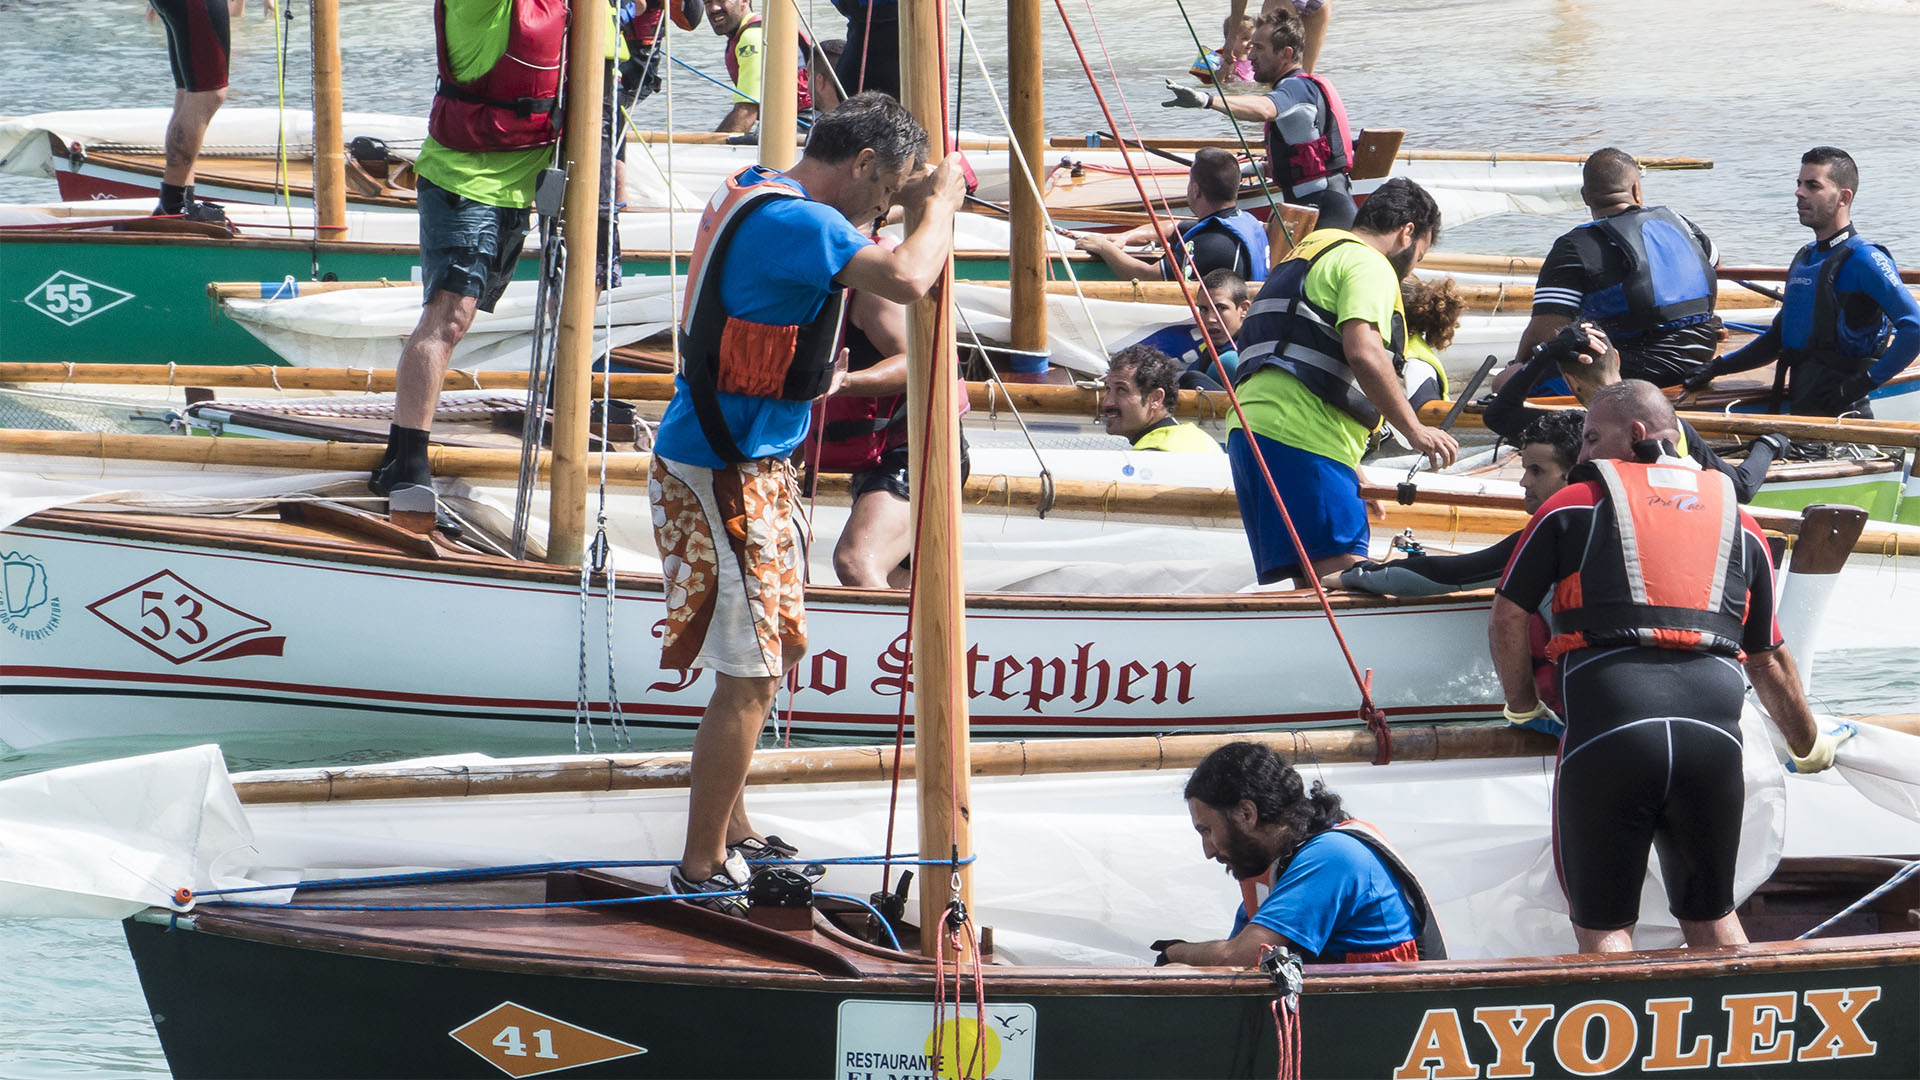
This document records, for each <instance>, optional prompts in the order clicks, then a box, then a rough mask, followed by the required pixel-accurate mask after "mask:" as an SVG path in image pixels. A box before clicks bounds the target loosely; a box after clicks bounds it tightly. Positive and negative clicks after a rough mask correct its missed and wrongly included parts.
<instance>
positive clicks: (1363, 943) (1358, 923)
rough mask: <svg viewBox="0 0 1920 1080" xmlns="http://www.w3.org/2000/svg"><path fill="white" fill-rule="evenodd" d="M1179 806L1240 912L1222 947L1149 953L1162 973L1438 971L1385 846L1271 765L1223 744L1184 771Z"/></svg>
mask: <svg viewBox="0 0 1920 1080" xmlns="http://www.w3.org/2000/svg"><path fill="white" fill-rule="evenodd" d="M1186 797H1187V810H1188V812H1189V813H1190V814H1191V815H1192V816H1193V827H1194V830H1195V831H1197V832H1198V833H1199V834H1200V849H1201V850H1202V851H1204V852H1205V853H1206V856H1207V858H1209V859H1212V860H1214V861H1215V862H1218V863H1222V864H1224V865H1225V866H1226V868H1227V873H1229V874H1231V875H1233V877H1234V878H1235V880H1237V881H1239V882H1240V884H1241V889H1242V891H1243V893H1244V894H1245V895H1244V903H1243V905H1242V907H1241V909H1240V910H1238V911H1236V912H1235V913H1234V920H1233V933H1232V934H1230V935H1229V936H1228V937H1226V938H1225V939H1223V940H1220V941H1156V942H1154V943H1153V946H1152V947H1153V950H1154V951H1155V952H1157V953H1159V954H1160V957H1159V961H1158V962H1159V963H1161V964H1194V965H1201V966H1226V967H1250V966H1252V965H1254V964H1257V963H1259V962H1260V957H1261V954H1262V953H1263V952H1265V951H1266V950H1267V949H1269V948H1277V949H1287V950H1289V951H1291V952H1294V953H1296V954H1299V955H1301V956H1302V957H1303V958H1304V959H1305V960H1306V961H1307V962H1308V963H1327V964H1339V963H1346V964H1370V963H1381V962H1385V961H1393V960H1440V959H1445V957H1446V946H1445V944H1444V943H1443V942H1442V941H1441V938H1440V929H1439V926H1438V924H1437V923H1435V921H1434V918H1433V908H1432V905H1431V904H1429V903H1428V901H1427V896H1426V893H1425V892H1424V891H1423V890H1422V889H1421V888H1420V883H1419V881H1417V880H1416V879H1415V878H1414V876H1413V872H1412V871H1411V870H1409V869H1408V868H1407V865H1406V862H1405V860H1403V859H1402V858H1401V857H1400V854H1399V853H1398V852H1397V851H1395V850H1394V848H1393V845H1392V844H1390V843H1388V842H1387V840H1386V837H1384V836H1382V835H1381V834H1380V832H1379V830H1377V829H1375V828H1373V827H1372V826H1371V825H1367V824H1366V823H1364V822H1360V821H1355V820H1353V819H1352V818H1350V817H1348V816H1347V813H1346V811H1345V809H1343V808H1342V807H1341V805H1340V796H1338V795H1335V794H1334V793H1333V792H1331V791H1328V790H1327V788H1326V785H1325V784H1324V783H1322V782H1320V781H1318V780H1316V781H1314V783H1313V787H1312V789H1311V790H1309V789H1308V788H1307V785H1306V782H1305V781H1303V780H1301V778H1300V774H1299V773H1297V772H1295V771H1294V770H1293V767H1292V766H1291V765H1288V764H1287V762H1286V761H1285V759H1283V758H1281V756H1280V755H1279V754H1276V753H1274V752H1273V751H1272V750H1271V749H1269V748H1267V747H1265V746H1262V745H1260V744H1259V743H1252V742H1236V743H1228V744H1227V745H1226V746H1223V747H1221V748H1219V749H1218V750H1215V751H1214V752H1213V753H1211V754H1208V755H1207V756H1206V758H1205V759H1204V760H1202V761H1201V762H1200V764H1199V766H1198V767H1197V768H1195V769H1194V770H1193V775H1192V776H1191V777H1189V778H1188V780H1187V788H1186Z"/></svg>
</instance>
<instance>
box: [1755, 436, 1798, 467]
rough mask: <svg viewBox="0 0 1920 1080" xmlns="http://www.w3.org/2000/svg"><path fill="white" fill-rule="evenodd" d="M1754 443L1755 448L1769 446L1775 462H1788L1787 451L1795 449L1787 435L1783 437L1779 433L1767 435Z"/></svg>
mask: <svg viewBox="0 0 1920 1080" xmlns="http://www.w3.org/2000/svg"><path fill="white" fill-rule="evenodd" d="M1753 442H1754V445H1755V446H1759V445H1762V444H1765V445H1767V446H1770V447H1772V448H1773V460H1775V461H1785V460H1787V451H1789V450H1791V449H1793V443H1792V442H1790V441H1788V439H1787V437H1786V436H1785V435H1782V434H1780V433H1779V432H1777V431H1776V432H1772V433H1770V434H1767V435H1762V436H1760V437H1759V438H1757V439H1755V440H1753Z"/></svg>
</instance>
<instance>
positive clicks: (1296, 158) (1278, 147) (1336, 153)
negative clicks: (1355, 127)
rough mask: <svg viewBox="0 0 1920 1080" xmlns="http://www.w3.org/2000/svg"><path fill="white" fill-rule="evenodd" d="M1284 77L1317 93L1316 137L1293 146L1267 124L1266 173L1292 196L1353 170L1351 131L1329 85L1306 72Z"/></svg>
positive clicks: (1336, 97) (1273, 125) (1343, 110)
mask: <svg viewBox="0 0 1920 1080" xmlns="http://www.w3.org/2000/svg"><path fill="white" fill-rule="evenodd" d="M1284 78H1289V79H1305V80H1307V81H1308V82H1310V83H1312V84H1313V85H1314V86H1316V87H1318V88H1319V90H1320V116H1319V118H1318V119H1319V124H1318V125H1317V126H1318V127H1319V129H1320V137H1319V138H1317V139H1315V140H1313V141H1312V142H1305V143H1300V144H1298V145H1295V144H1293V143H1289V142H1287V141H1286V140H1285V139H1283V138H1281V137H1280V125H1279V124H1276V123H1274V122H1272V121H1268V123H1267V171H1268V173H1269V175H1271V176H1272V177H1273V179H1274V181H1275V182H1276V183H1278V184H1280V185H1281V186H1282V187H1283V188H1285V189H1286V190H1285V192H1284V193H1285V194H1288V195H1291V194H1293V189H1294V188H1296V187H1298V186H1300V185H1301V184H1304V183H1307V182H1308V181H1312V180H1318V179H1320V178H1321V177H1323V176H1332V175H1333V174H1334V173H1344V172H1346V171H1347V170H1348V169H1349V168H1351V167H1352V165H1353V132H1352V130H1351V129H1350V128H1349V127H1348V126H1347V107H1346V106H1345V105H1342V104H1341V103H1340V95H1339V94H1338V93H1335V92H1334V89H1333V84H1332V83H1330V82H1328V81H1327V80H1326V79H1325V78H1323V77H1321V76H1319V75H1312V74H1309V73H1307V72H1305V71H1296V72H1294V73H1293V74H1291V75H1287V76H1284ZM1283 153H1284V157H1283V156H1282V155H1283ZM1283 162H1284V164H1285V171H1284V172H1283V171H1282V169H1281V165H1282V163H1283Z"/></svg>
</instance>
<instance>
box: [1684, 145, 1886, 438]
mask: <svg viewBox="0 0 1920 1080" xmlns="http://www.w3.org/2000/svg"><path fill="white" fill-rule="evenodd" d="M1859 189H1860V169H1859V167H1858V166H1856V165H1855V164H1854V162H1853V158H1852V157H1851V156H1850V155H1848V153H1847V152H1846V151H1845V150H1841V149H1838V148H1836V147H1832V146H1816V147H1814V148H1813V149H1811V150H1809V151H1807V152H1806V153H1805V154H1804V155H1802V156H1801V158H1800V179H1799V183H1798V184H1797V186H1796V187H1795V190H1794V206H1795V208H1796V209H1797V210H1798V211H1799V213H1800V224H1802V225H1805V226H1806V227H1807V228H1809V229H1812V230H1813V242H1812V243H1810V244H1808V245H1807V246H1806V247H1803V248H1801V249H1800V252H1799V254H1797V255H1795V256H1794V257H1793V265H1791V266H1789V267H1788V268H1787V290H1786V297H1787V298H1786V302H1785V303H1783V304H1782V305H1780V313H1779V314H1778V315H1775V316H1774V317H1773V325H1771V326H1769V327H1767V332H1766V333H1764V334H1761V335H1760V336H1759V337H1757V338H1755V339H1753V340H1752V341H1750V342H1748V343H1747V344H1746V346H1745V347H1743V348H1741V349H1740V350H1739V351H1738V352H1735V353H1732V354H1731V355H1728V356H1723V357H1721V358H1720V359H1718V360H1716V361H1714V363H1713V366H1712V367H1711V368H1710V369H1708V370H1707V371H1705V372H1702V373H1701V375H1700V376H1699V377H1698V378H1696V379H1694V380H1692V381H1691V382H1690V383H1689V384H1688V385H1689V387H1690V388H1698V387H1700V386H1705V385H1706V383H1707V380H1709V379H1711V378H1713V377H1714V376H1715V375H1726V374H1730V373H1732V372H1736V371H1748V370H1751V369H1753V368H1757V367H1759V366H1761V365H1762V364H1765V363H1766V362H1767V361H1769V360H1778V361H1779V366H1778V367H1777V368H1776V370H1775V374H1774V379H1773V411H1775V412H1793V413H1799V414H1801V415H1803V416H1843V415H1848V414H1852V415H1858V416H1872V415H1873V409H1872V408H1871V407H1870V406H1869V405H1868V403H1867V395H1869V394H1871V393H1872V392H1873V391H1874V389H1875V388H1877V387H1879V386H1881V385H1882V384H1884V383H1885V382H1886V381H1887V380H1888V379H1891V378H1893V377H1894V376H1895V375H1898V374H1900V373H1901V372H1902V371H1905V370H1906V369H1907V365H1909V364H1911V363H1913V360H1914V357H1916V356H1920V304H1915V303H1914V299H1913V294H1912V293H1910V292H1908V291H1907V287H1906V285H1905V284H1904V283H1903V282H1902V281H1901V280H1900V268H1899V267H1897V266H1895V265H1894V264H1893V256H1891V255H1889V254H1888V253H1887V249H1886V248H1884V247H1881V246H1880V245H1879V244H1876V243H1874V242H1873V241H1871V240H1868V239H1867V238H1865V237H1863V236H1861V235H1860V233H1859V232H1858V231H1856V230H1855V229H1854V227H1853V196H1854V192H1856V191H1858V190H1859Z"/></svg>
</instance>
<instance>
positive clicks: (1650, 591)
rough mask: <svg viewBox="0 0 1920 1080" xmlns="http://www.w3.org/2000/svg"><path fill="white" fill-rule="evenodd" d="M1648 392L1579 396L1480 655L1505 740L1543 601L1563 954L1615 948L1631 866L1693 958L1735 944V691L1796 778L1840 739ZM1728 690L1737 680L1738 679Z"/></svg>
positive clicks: (1632, 888) (1630, 907) (1669, 416)
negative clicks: (1752, 700)
mask: <svg viewBox="0 0 1920 1080" xmlns="http://www.w3.org/2000/svg"><path fill="white" fill-rule="evenodd" d="M1678 435H1679V425H1678V423H1676V421H1675V418H1674V415H1673V406H1672V405H1670V404H1669V403H1668V402H1667V399H1666V397H1665V396H1663V395H1662V394H1661V393H1660V390H1659V389H1658V388H1657V387H1655V386H1654V385H1653V384H1652V383H1647V382H1642V381H1639V380H1637V379H1634V380H1628V381H1625V382H1619V383H1615V384H1613V385H1612V386H1608V387H1605V388H1604V389H1602V390H1600V391H1599V392H1598V393H1596V394H1595V395H1594V398H1593V402H1592V404H1591V406H1590V408H1589V410H1588V412H1587V423H1586V428H1585V432H1584V436H1583V438H1584V442H1583V445H1582V450H1581V462H1582V464H1581V465H1580V467H1578V468H1576V469H1575V471H1574V472H1573V473H1571V474H1570V475H1569V477H1568V480H1569V483H1568V485H1567V486H1566V487H1565V488H1563V489H1561V491H1560V492H1559V494H1557V495H1555V496H1553V497H1552V498H1550V499H1548V500H1547V501H1546V503H1545V504H1544V505H1542V506H1541V507H1540V509H1539V510H1538V511H1536V512H1535V513H1534V515H1533V520H1532V521H1530V522H1529V523H1528V524H1527V527H1526V529H1525V530H1524V531H1523V532H1522V533H1521V536H1520V542H1519V545H1518V547H1517V548H1516V549H1515V551H1514V555H1513V561H1512V562H1511V563H1509V564H1508V566H1507V571H1506V574H1505V576H1504V577H1503V578H1502V579H1501V582H1500V586H1499V595H1498V596H1497V597H1496V598H1495V600H1494V607H1493V615H1492V617H1491V620H1490V623H1489V629H1488V636H1489V639H1490V642H1491V646H1492V651H1493V662H1494V668H1495V670H1496V671H1497V672H1498V674H1499V677H1500V685H1501V687H1502V689H1503V690H1504V691H1505V694H1506V715H1507V719H1508V720H1509V722H1512V723H1528V722H1531V721H1533V720H1536V719H1541V718H1548V717H1549V714H1548V712H1547V709H1546V707H1545V706H1544V705H1542V704H1541V703H1540V700H1539V697H1538V694H1537V692H1536V687H1535V683H1534V663H1533V660H1532V657H1531V656H1530V654H1529V647H1528V630H1527V620H1528V617H1529V616H1530V614H1531V613H1532V612H1533V611H1535V610H1536V609H1537V608H1539V606H1540V605H1541V603H1542V602H1544V601H1546V600H1548V598H1549V597H1551V599H1552V607H1551V611H1550V614H1549V620H1548V621H1549V622H1550V624H1551V629H1552V633H1553V636H1552V638H1551V639H1550V640H1549V641H1548V643H1547V653H1548V655H1549V656H1550V657H1552V658H1553V659H1555V660H1557V661H1558V662H1559V665H1560V679H1561V698H1562V700H1563V701H1564V702H1565V703H1566V709H1567V714H1566V717H1565V723H1566V730H1565V733H1564V734H1563V736H1562V741H1561V748H1560V759H1559V765H1558V769H1557V773H1556V781H1555V785H1554V800H1553V835H1554V854H1555V864H1556V866H1557V867H1558V869H1559V872H1560V881H1561V886H1562V888H1563V889H1564V890H1565V892H1566V896H1567V904H1568V909H1569V912H1570V914H1571V916H1572V921H1573V932H1574V937H1575V938H1576V939H1577V940H1578V942H1579V948H1580V951H1581V952H1624V951H1627V950H1630V949H1632V948H1633V927H1634V925H1635V923H1637V922H1638V921H1639V915H1640V887H1641V883H1642V881H1643V880H1644V879H1645V877H1646V869H1647V853H1648V851H1649V849H1650V848H1652V847H1654V846H1655V845H1658V848H1659V851H1660V865H1661V870H1662V872H1663V877H1664V879H1665V882H1666V887H1667V900H1668V904H1669V906H1670V908H1671V910H1672V912H1673V914H1674V917H1675V918H1677V919H1678V920H1679V921H1680V930H1681V932H1682V933H1683V934H1684V935H1685V936H1686V941H1687V944H1688V945H1689V946H1692V947H1706V946H1713V945H1738V944H1743V943H1744V942H1745V941H1746V934H1745V932H1744V931H1743V930H1742V928H1741V926H1740V920H1739V918H1738V917H1737V916H1736V915H1735V914H1734V910H1733V909H1734V895H1733V877H1734V858H1735V854H1736V852H1737V849H1738V847H1739V842H1740V822H1741V817H1742V814H1743V811H1744V802H1745V782H1744V772H1743V764H1742V755H1741V739H1740V713H1741V708H1742V705H1743V703H1744V700H1745V696H1746V694H1745V691H1746V684H1747V683H1748V682H1749V681H1750V682H1751V683H1752V685H1753V689H1754V692H1755V694H1757V695H1758V696H1759V699H1760V703H1761V704H1762V705H1763V706H1764V707H1765V708H1766V711H1767V714H1768V715H1769V716H1770V717H1772V719H1773V723H1774V724H1775V725H1776V726H1778V727H1779V729H1780V733H1781V735H1783V736H1784V737H1785V739H1786V742H1787V746H1788V747H1789V750H1790V753H1791V754H1792V755H1793V757H1792V767H1793V768H1794V770H1795V771H1798V772H1818V771H1820V770H1822V769H1825V768H1827V767H1828V766H1830V765H1832V764H1833V752H1834V748H1835V747H1836V746H1838V745H1839V742H1840V740H1841V739H1842V738H1844V735H1841V734H1838V733H1821V732H1820V731H1819V730H1818V729H1817V728H1816V727H1815V725H1814V720H1813V715H1812V713H1811V712H1809V711H1808V709H1807V702H1806V698H1805V696H1804V695H1803V694H1802V693H1801V691H1800V680H1799V677H1798V676H1797V675H1796V674H1795V672H1794V666H1793V658H1792V657H1791V656H1790V655H1789V654H1788V653H1787V650H1786V648H1785V647H1784V645H1783V643H1782V641H1781V638H1780V630H1779V627H1778V626H1777V625H1776V624H1775V621H1774V591H1773V560H1772V557H1771V555H1770V554H1769V553H1768V551H1767V542H1766V538H1765V536H1764V535H1763V534H1762V533H1761V531H1760V526H1759V525H1758V524H1756V523H1755V522H1754V520H1753V518H1751V517H1749V516H1748V515H1747V514H1746V512H1745V511H1743V510H1741V509H1740V508H1739V507H1738V505H1737V504H1736V503H1735V502H1734V498H1733V484H1732V482H1731V481H1729V480H1727V479H1726V478H1725V477H1724V476H1723V475H1722V474H1720V473H1718V472H1712V471H1703V470H1701V469H1700V468H1699V467H1698V466H1696V465H1695V464H1694V463H1693V462H1691V461H1688V460H1686V459H1684V458H1680V457H1677V456H1675V454H1674V451H1673V440H1674V439H1675V438H1676V437H1678ZM1743 672H1744V678H1743V677H1742V676H1743Z"/></svg>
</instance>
